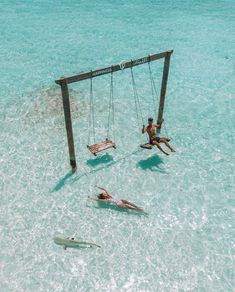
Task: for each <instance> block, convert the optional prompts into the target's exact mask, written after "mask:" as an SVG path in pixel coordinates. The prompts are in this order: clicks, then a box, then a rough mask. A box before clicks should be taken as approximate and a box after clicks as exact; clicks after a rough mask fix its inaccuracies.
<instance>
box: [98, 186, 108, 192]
mask: <svg viewBox="0 0 235 292" xmlns="http://www.w3.org/2000/svg"><path fill="white" fill-rule="evenodd" d="M96 187H97V188H98V189H100V190H102V191H104V192H105V193H106V194H108V191H107V190H106V189H105V188H102V187H100V186H97V185H96Z"/></svg>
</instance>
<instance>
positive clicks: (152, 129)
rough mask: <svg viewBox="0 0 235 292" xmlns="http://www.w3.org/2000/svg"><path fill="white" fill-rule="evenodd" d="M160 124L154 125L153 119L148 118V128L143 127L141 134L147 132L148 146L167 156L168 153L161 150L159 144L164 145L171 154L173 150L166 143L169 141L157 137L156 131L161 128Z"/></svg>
mask: <svg viewBox="0 0 235 292" xmlns="http://www.w3.org/2000/svg"><path fill="white" fill-rule="evenodd" d="M163 121H164V120H162V122H161V124H162V123H163ZM161 124H154V123H153V118H148V126H147V127H145V125H143V128H142V134H144V133H145V132H147V133H148V135H149V144H151V145H155V146H157V148H158V149H159V150H161V151H162V152H163V153H164V154H166V155H169V153H167V152H166V151H164V150H163V149H162V147H161V146H160V143H164V144H165V145H166V146H167V147H168V148H169V149H170V150H171V151H172V152H175V150H174V149H173V148H172V147H171V145H170V144H169V143H168V142H169V141H170V139H168V138H164V137H161V138H160V137H157V129H160V128H161Z"/></svg>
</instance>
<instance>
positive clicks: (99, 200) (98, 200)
mask: <svg viewBox="0 0 235 292" xmlns="http://www.w3.org/2000/svg"><path fill="white" fill-rule="evenodd" d="M88 199H90V200H93V201H96V202H104V201H105V200H102V199H98V198H92V197H90V196H88Z"/></svg>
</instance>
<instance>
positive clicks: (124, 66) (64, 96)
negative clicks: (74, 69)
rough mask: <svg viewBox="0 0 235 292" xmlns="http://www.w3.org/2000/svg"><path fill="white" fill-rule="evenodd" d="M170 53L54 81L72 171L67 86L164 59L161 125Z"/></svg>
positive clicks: (72, 157) (72, 151)
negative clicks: (57, 90) (61, 107)
mask: <svg viewBox="0 0 235 292" xmlns="http://www.w3.org/2000/svg"><path fill="white" fill-rule="evenodd" d="M172 53H173V50H169V51H165V52H161V53H158V54H154V55H149V56H147V57H143V58H140V59H136V60H131V61H124V62H121V63H120V64H117V65H112V66H109V67H105V68H102V69H98V70H95V71H89V72H85V73H80V74H77V75H73V76H70V77H61V78H60V79H57V80H55V83H57V84H59V85H60V87H61V95H62V100H63V109H64V117H65V126H66V132H67V141H68V148H69V159H70V165H71V167H72V171H76V169H77V164H76V155H75V148H74V139H73V126H72V117H71V110H70V100H69V88H68V84H70V83H74V82H79V81H82V80H86V79H90V78H95V77H98V76H101V75H105V74H111V73H114V72H117V71H120V70H125V69H128V68H132V67H135V66H139V65H142V64H145V63H149V62H152V61H156V60H160V59H163V58H164V66H163V72H162V82H161V90H160V101H159V107H158V118H157V123H158V124H161V121H162V117H163V110H164V103H165V96H166V87H167V80H168V74H169V67H170V58H171V54H172Z"/></svg>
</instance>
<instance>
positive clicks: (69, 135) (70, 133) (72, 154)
mask: <svg viewBox="0 0 235 292" xmlns="http://www.w3.org/2000/svg"><path fill="white" fill-rule="evenodd" d="M60 87H61V93H62V99H63V108H64V118H65V126H66V132H67V140H68V147H69V159H70V165H71V167H72V171H73V172H75V171H76V169H77V165H76V156H75V150H74V140H73V127H72V119H71V111H70V102H69V90H68V84H67V82H66V80H64V79H61V82H60Z"/></svg>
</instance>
